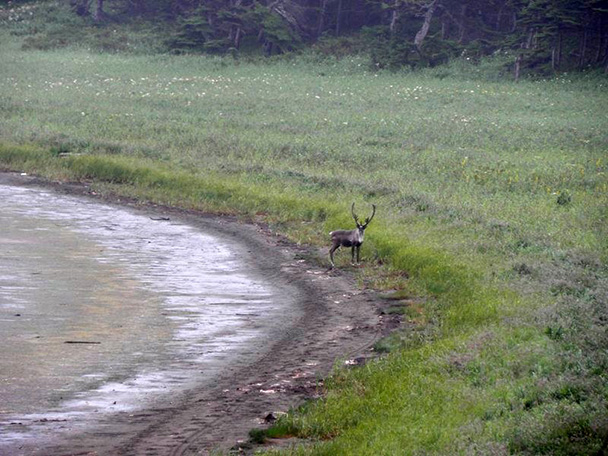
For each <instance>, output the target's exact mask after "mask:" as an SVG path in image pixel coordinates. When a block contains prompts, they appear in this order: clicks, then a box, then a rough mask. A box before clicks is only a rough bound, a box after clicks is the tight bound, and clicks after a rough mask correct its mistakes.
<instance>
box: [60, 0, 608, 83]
mask: <svg viewBox="0 0 608 456" xmlns="http://www.w3.org/2000/svg"><path fill="white" fill-rule="evenodd" d="M68 1H69V2H70V5H71V7H72V9H73V11H74V12H75V13H76V14H78V15H80V16H89V17H91V18H92V20H94V21H96V22H100V23H101V22H104V21H110V20H112V19H113V18H116V17H123V18H124V17H129V18H131V17H132V18H147V19H149V20H154V21H167V22H170V23H172V25H173V26H174V32H173V34H172V37H171V39H170V40H169V45H170V46H171V47H172V48H173V49H175V50H176V51H180V50H181V51H187V52H218V53H227V52H230V53H238V52H242V51H243V50H252V49H261V50H262V51H263V52H264V53H265V54H266V55H273V54H277V53H284V52H289V51H292V50H295V49H298V48H302V47H305V46H309V45H313V46H314V45H316V46H319V44H325V46H326V48H327V49H330V52H331V49H332V47H331V46H332V43H333V46H334V47H335V49H338V48H339V44H337V43H342V46H344V45H345V44H344V43H348V39H347V38H349V39H353V38H356V39H354V40H353V42H356V43H357V46H359V49H365V50H366V51H368V52H369V53H370V55H371V58H372V59H373V63H374V64H375V65H376V66H378V67H401V66H412V67H416V66H434V65H439V64H441V63H445V62H447V61H448V60H450V59H451V58H454V57H457V56H466V57H467V58H470V59H480V58H482V57H484V56H487V55H491V54H496V53H504V54H505V55H509V56H511V60H510V66H511V68H512V70H513V72H514V76H515V78H518V77H519V76H520V74H522V72H524V71H528V72H530V71H532V72H536V73H549V72H559V71H571V70H576V69H586V68H603V69H604V71H606V72H608V5H607V2H606V1H604V0H68ZM341 40H342V41H341Z"/></svg>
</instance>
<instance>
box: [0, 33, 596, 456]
mask: <svg viewBox="0 0 608 456" xmlns="http://www.w3.org/2000/svg"><path fill="white" fill-rule="evenodd" d="M0 38H1V39H2V42H3V45H2V46H1V47H0V61H2V65H0V142H1V143H2V145H1V146H0V163H2V165H3V166H4V167H7V168H11V169H15V170H23V171H27V172H33V173H37V174H41V175H45V176H47V177H51V178H59V179H73V180H86V181H91V182H92V185H94V186H95V188H96V189H97V190H98V191H102V192H103V191H113V192H119V193H121V194H125V195H129V196H133V197H136V198H140V199H143V200H149V201H155V202H160V203H163V204H171V205H176V206H181V207H186V208H196V209H201V210H206V211H212V212H216V213H231V214H240V215H245V216H249V217H264V218H265V219H266V220H267V221H268V222H269V223H271V224H272V225H273V226H274V227H275V228H276V229H280V230H282V231H283V232H285V233H287V234H288V235H289V236H291V237H292V239H294V240H296V241H298V242H306V243H309V244H312V245H317V246H324V245H325V244H326V233H327V231H329V230H332V229H336V228H339V227H346V226H348V225H349V224H351V223H352V222H351V220H350V219H349V217H350V216H349V206H350V202H351V201H357V202H358V203H359V204H358V207H360V208H364V207H365V206H364V203H375V204H377V205H378V207H379V209H378V214H377V216H376V218H375V219H374V222H373V223H372V224H371V225H370V228H369V230H368V237H367V239H366V244H365V245H364V249H363V254H364V257H365V264H366V267H365V268H363V269H362V270H360V271H359V272H358V273H357V274H358V277H359V279H360V280H361V281H362V282H364V283H366V284H367V285H369V286H374V287H377V288H381V289H385V290H395V289H397V290H400V293H401V294H402V295H403V296H417V297H423V298H424V303H423V304H422V305H421V307H420V308H419V309H416V312H420V313H421V314H422V316H423V318H418V319H416V318H413V319H412V323H411V326H412V327H413V328H412V329H408V330H407V331H405V332H399V333H396V334H395V335H394V336H393V337H392V338H391V340H390V341H388V342H387V343H386V344H385V345H383V346H384V347H387V346H390V347H391V348H392V349H393V350H394V351H393V352H392V353H391V354H389V355H388V357H387V358H386V359H383V360H381V361H378V362H374V363H371V364H370V365H368V366H366V367H365V368H363V369H359V370H353V371H345V370H340V369H339V370H337V371H336V373H335V375H334V376H333V377H332V379H331V380H330V381H329V385H328V388H327V396H326V398H325V399H324V400H322V401H318V402H316V403H313V404H310V405H308V406H307V407H306V410H304V411H302V412H301V413H297V414H292V415H290V417H289V418H288V419H287V420H284V421H283V422H282V423H281V424H280V426H279V427H278V428H277V429H279V428H281V429H283V430H284V431H285V432H288V433H292V434H297V435H299V436H312V437H316V438H319V439H321V440H319V443H318V444H316V445H313V446H311V447H310V446H309V447H306V448H304V449H299V450H294V451H296V452H303V453H313V454H395V453H406V454H414V453H427V452H432V453H447V454H451V453H452V452H460V453H471V452H480V453H490V452H497V453H500V452H507V451H514V452H523V453H525V452H542V451H545V452H551V451H553V452H554V453H555V452H557V453H559V452H560V451H562V450H563V453H564V454H566V453H567V452H568V451H567V449H568V448H573V446H572V445H574V444H573V442H575V441H576V442H579V443H580V442H583V448H586V449H587V450H589V451H592V450H596V449H599V448H601V445H602V444H603V443H602V439H603V438H605V432H604V431H603V430H602V429H605V427H602V426H603V424H604V423H605V422H606V420H605V416H606V413H605V412H606V408H605V406H606V402H607V400H606V398H607V395H606V390H605V386H602V385H605V383H606V382H605V372H606V370H605V369H606V368H607V367H608V361H607V360H606V355H605V353H606V351H605V347H606V339H605V336H604V335H602V334H603V333H602V331H601V329H602V328H603V329H605V321H606V320H605V317H606V313H607V312H606V310H605V303H606V299H607V296H608V292H607V291H606V290H608V285H607V283H608V282H607V280H608V279H607V277H608V271H607V268H606V261H607V259H608V257H607V253H608V244H607V242H606V239H608V230H607V228H606V227H607V226H608V223H606V222H607V220H606V219H607V209H606V208H607V207H608V179H607V177H606V173H607V171H608V165H607V160H608V158H607V157H608V156H607V154H606V152H607V144H608V141H607V139H608V137H607V132H608V128H606V127H607V126H608V117H607V114H606V111H605V106H606V102H607V101H608V100H607V98H608V96H607V95H606V94H607V93H608V92H607V91H606V80H605V79H601V78H598V77H595V78H594V77H587V78H584V77H583V78H579V79H578V80H570V79H568V78H567V77H561V78H559V79H554V80H549V81H534V82H532V81H527V82H526V81H524V82H521V83H519V84H515V83H512V82H496V81H494V82H492V81H483V80H481V79H479V78H475V79H467V78H466V77H464V76H463V74H462V73H458V71H459V70H458V68H457V67H452V68H451V69H450V70H449V71H450V74H449V75H447V76H446V74H445V73H441V72H439V70H436V71H427V72H424V73H407V74H397V73H388V72H370V71H368V70H367V69H366V68H367V63H366V61H365V60H364V59H363V58H361V57H353V58H347V59H343V60H339V61H325V62H321V63H320V62H319V61H315V60H314V59H311V58H308V57H302V58H300V59H285V60H275V61H271V62H268V63H267V64H261V63H248V62H240V61H237V60H233V59H232V58H211V57H200V56H196V57H195V56H167V55H139V56H138V55H125V54H98V53H91V52H88V51H84V50H79V49H64V50H61V51H47V52H42V51H35V50H23V49H22V47H21V44H22V43H23V40H22V38H20V37H19V35H15V34H13V35H9V33H8V32H6V31H5V32H0ZM4 43H6V44H4ZM463 72H464V71H463ZM362 210H363V209H362ZM347 256H348V255H344V256H340V257H339V261H340V267H347V266H346V262H347V258H346V257H347ZM572 309H578V310H577V311H576V312H574V311H572ZM573 391H574V392H573ZM585 417H587V418H585ZM542 435H552V436H555V439H554V440H553V441H550V439H544V438H541V436H542ZM328 438H332V440H331V441H327V440H326V439H328ZM543 439H544V440H543ZM555 441H558V442H562V443H560V444H559V445H561V446H558V447H555V448H557V450H556V449H555V448H554V447H552V446H551V445H553V444H554V442H555ZM543 442H544V443H543ZM552 442H553V443H552ZM585 445H586V446H585Z"/></svg>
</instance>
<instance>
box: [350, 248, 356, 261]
mask: <svg viewBox="0 0 608 456" xmlns="http://www.w3.org/2000/svg"><path fill="white" fill-rule="evenodd" d="M350 264H355V246H354V245H353V246H352V248H351V249H350Z"/></svg>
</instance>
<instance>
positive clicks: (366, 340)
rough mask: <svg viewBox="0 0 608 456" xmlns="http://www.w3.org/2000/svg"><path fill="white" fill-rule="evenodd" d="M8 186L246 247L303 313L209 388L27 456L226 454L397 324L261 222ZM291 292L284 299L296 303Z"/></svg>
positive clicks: (64, 187)
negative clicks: (118, 209)
mask: <svg viewBox="0 0 608 456" xmlns="http://www.w3.org/2000/svg"><path fill="white" fill-rule="evenodd" d="M0 182H1V183H4V184H7V185H17V186H30V187H41V188H44V189H47V190H48V189H52V190H53V191H55V192H60V193H67V194H70V195H81V196H83V197H86V198H94V199H98V200H102V201H103V202H104V203H105V204H117V205H123V206H124V205H127V206H131V207H134V208H136V210H137V211H140V212H141V211H143V213H145V214H147V215H148V216H149V217H151V218H160V217H169V218H171V219H172V220H179V221H181V222H184V223H186V224H189V225H192V226H195V227H199V228H201V230H203V231H204V232H209V233H210V234H214V235H218V236H221V237H222V238H223V239H224V240H228V241H229V242H230V241H232V242H234V243H235V244H238V245H240V246H243V247H242V248H244V249H247V251H248V253H249V254H248V255H245V256H244V258H245V260H246V261H248V262H249V263H250V265H251V268H254V269H255V270H256V271H257V272H258V274H260V275H262V277H264V278H265V279H266V280H268V281H270V282H273V283H289V284H291V285H292V286H295V287H296V288H297V289H298V290H299V291H298V292H297V296H296V297H295V298H297V300H298V303H297V305H298V307H299V309H300V312H299V315H300V316H299V317H298V318H297V319H296V320H295V322H294V323H293V324H292V325H291V326H290V327H289V328H283V330H282V331H280V332H277V334H278V335H277V338H276V340H271V341H266V342H264V346H261V347H256V350H255V353H254V354H253V355H252V356H251V359H249V360H247V361H245V362H240V363H238V364H236V365H234V366H231V367H230V368H227V369H225V370H224V371H223V372H222V374H220V375H219V376H218V377H217V378H215V379H214V381H213V383H212V384H205V385H200V386H199V387H194V388H192V389H189V390H188V391H187V392H185V393H179V394H176V395H175V396H174V397H172V398H171V400H170V401H163V402H159V403H157V404H154V407H152V408H150V409H146V410H139V411H136V412H118V413H115V414H112V415H111V419H109V420H106V422H104V423H103V426H100V427H99V426H98V427H96V428H95V429H92V430H88V431H86V433H85V434H84V435H83V432H82V430H80V429H75V430H74V431H73V432H71V433H70V432H68V433H66V434H65V437H62V438H61V439H60V440H59V441H57V442H55V443H53V444H52V446H50V447H48V446H47V447H45V448H38V449H35V448H29V449H26V448H24V449H23V450H24V453H23V454H27V453H26V451H27V452H30V453H31V454H45V455H52V454H57V455H59V454H62V455H63V454H92V455H95V454H99V455H103V454H112V455H140V454H146V455H186V454H206V453H208V452H209V451H211V450H213V449H224V450H226V449H229V448H232V447H234V446H235V445H238V442H243V441H246V440H247V435H248V432H249V430H250V429H252V428H254V427H263V426H265V425H266V424H265V423H264V417H265V416H266V415H268V413H270V412H275V411H287V410H288V409H289V408H290V407H294V406H297V405H298V404H300V403H301V402H302V401H303V400H305V399H307V398H310V397H314V396H316V395H318V394H319V393H320V392H321V389H320V387H321V385H322V380H321V379H322V378H323V377H324V376H326V375H327V374H328V372H329V371H330V370H331V368H332V366H333V365H334V363H336V362H342V361H344V360H347V359H353V358H357V357H360V356H369V355H370V351H369V348H370V347H371V345H372V344H373V342H374V341H376V340H377V339H378V338H379V337H381V335H383V333H385V332H386V331H387V330H388V327H389V326H391V325H392V323H393V322H388V321H385V320H383V318H382V317H381V316H380V315H379V309H380V308H381V306H382V303H381V302H380V301H379V299H378V298H377V296H376V294H375V293H374V292H373V291H371V290H360V289H359V288H358V287H357V285H356V284H355V282H354V280H353V277H352V276H351V275H350V274H348V273H347V272H340V271H334V272H328V271H327V270H326V268H322V267H319V266H316V265H313V264H310V263H309V262H307V261H306V260H304V259H303V258H309V257H310V256H311V255H312V256H314V255H317V254H318V252H317V251H311V250H309V249H307V248H305V247H302V246H297V245H294V244H293V243H290V242H288V241H286V240H285V239H284V238H282V237H281V236H277V235H276V234H275V233H272V232H271V231H270V230H268V229H267V228H266V227H264V226H258V225H253V224H245V223H240V222H239V221H237V220H236V219H234V218H228V217H221V218H220V217H216V216H210V215H208V214H201V213H194V212H187V211H182V210H177V209H174V208H167V207H158V206H150V205H138V204H136V203H135V202H133V201H128V200H125V199H123V198H119V197H116V196H112V195H104V196H100V195H92V194H91V192H90V190H89V188H88V187H87V186H86V185H81V184H73V183H69V184H64V183H49V182H45V181H42V180H39V179H35V178H31V177H29V176H20V175H18V174H3V175H1V177H0ZM293 298H294V296H291V297H290V299H293Z"/></svg>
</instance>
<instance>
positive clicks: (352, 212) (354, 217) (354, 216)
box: [350, 203, 359, 223]
mask: <svg viewBox="0 0 608 456" xmlns="http://www.w3.org/2000/svg"><path fill="white" fill-rule="evenodd" d="M350 212H351V214H353V219H355V223H359V217H357V214H355V203H353V205H352V206H351V207H350Z"/></svg>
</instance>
